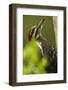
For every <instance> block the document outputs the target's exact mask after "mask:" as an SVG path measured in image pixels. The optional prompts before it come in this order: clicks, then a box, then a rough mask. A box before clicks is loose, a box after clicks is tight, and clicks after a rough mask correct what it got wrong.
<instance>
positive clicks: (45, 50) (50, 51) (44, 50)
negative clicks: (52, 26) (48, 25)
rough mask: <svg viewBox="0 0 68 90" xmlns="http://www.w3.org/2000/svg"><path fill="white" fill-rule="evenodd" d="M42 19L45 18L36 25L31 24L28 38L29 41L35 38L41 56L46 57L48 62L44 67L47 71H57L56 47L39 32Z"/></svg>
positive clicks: (41, 26) (42, 21)
mask: <svg viewBox="0 0 68 90" xmlns="http://www.w3.org/2000/svg"><path fill="white" fill-rule="evenodd" d="M44 21H45V19H42V20H41V21H40V22H39V24H38V25H37V26H36V25H35V26H32V28H31V30H30V32H29V33H28V40H29V41H31V40H32V38H35V40H36V43H37V45H38V47H39V49H40V52H41V56H42V57H44V56H47V57H48V62H49V64H48V66H47V68H46V70H47V72H48V73H57V49H56V48H55V47H53V46H51V45H50V43H49V42H48V40H47V39H46V38H44V37H43V35H42V34H41V30H42V28H43V23H44Z"/></svg>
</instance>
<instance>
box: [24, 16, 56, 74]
mask: <svg viewBox="0 0 68 90" xmlns="http://www.w3.org/2000/svg"><path fill="white" fill-rule="evenodd" d="M43 18H44V19H45V22H44V24H43V29H42V35H43V36H44V37H45V38H46V39H47V40H48V42H49V43H50V45H52V46H54V47H55V46H56V42H55V34H54V25H53V16H31V15H23V74H26V75H27V74H40V73H47V71H46V69H45V67H47V65H48V60H47V57H43V58H42V59H41V60H40V58H39V55H38V51H39V49H38V47H37V46H36V43H35V40H32V42H29V41H28V32H29V30H31V27H32V26H34V25H37V24H38V23H39V22H40V20H41V19H43Z"/></svg>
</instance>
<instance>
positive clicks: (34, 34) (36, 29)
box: [28, 19, 45, 41]
mask: <svg viewBox="0 0 68 90" xmlns="http://www.w3.org/2000/svg"><path fill="white" fill-rule="evenodd" d="M44 20H45V19H42V20H41V21H40V22H39V24H38V25H37V26H32V28H31V30H30V31H29V33H28V40H29V41H30V40H32V38H35V39H37V38H38V37H39V35H40V33H41V30H42V27H43V22H44Z"/></svg>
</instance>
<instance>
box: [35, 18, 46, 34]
mask: <svg viewBox="0 0 68 90" xmlns="http://www.w3.org/2000/svg"><path fill="white" fill-rule="evenodd" d="M44 21H45V19H42V20H41V21H40V22H39V24H38V25H37V27H36V29H35V36H36V35H37V34H40V32H41V30H42V27H43V23H44Z"/></svg>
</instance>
